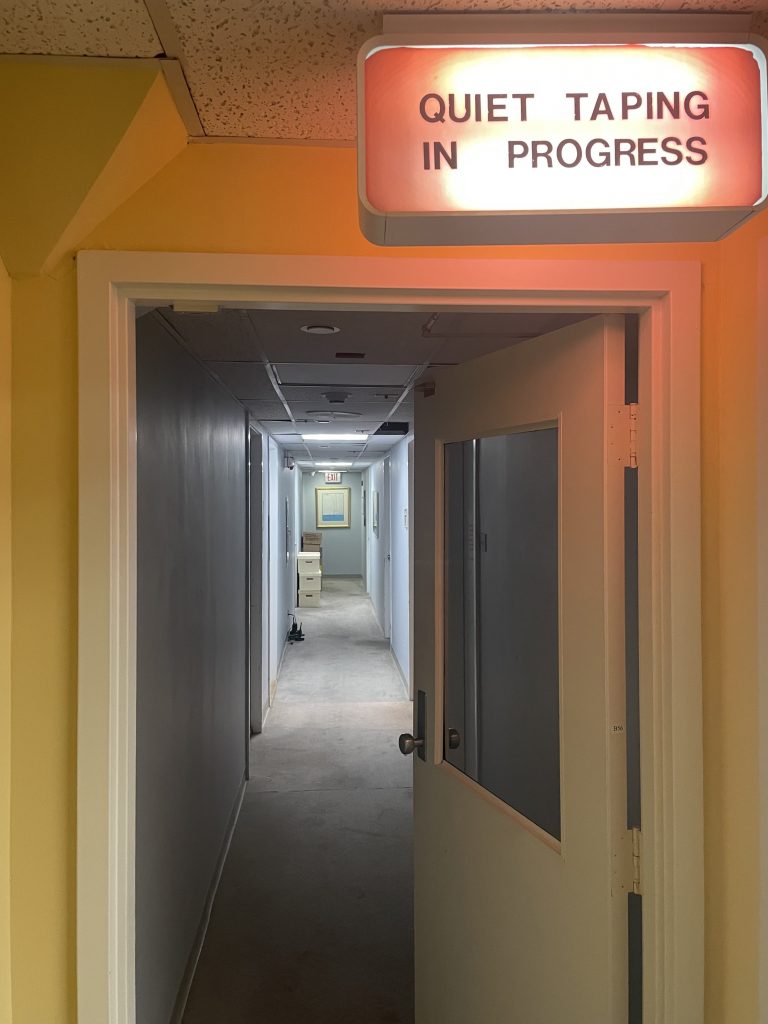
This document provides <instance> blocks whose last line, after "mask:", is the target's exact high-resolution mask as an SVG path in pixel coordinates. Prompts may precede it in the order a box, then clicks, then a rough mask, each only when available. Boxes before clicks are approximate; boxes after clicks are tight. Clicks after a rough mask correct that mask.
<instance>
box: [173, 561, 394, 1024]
mask: <svg viewBox="0 0 768 1024" xmlns="http://www.w3.org/2000/svg"><path fill="white" fill-rule="evenodd" d="M303 620H304V630H305V633H306V634H307V640H306V641H305V642H304V643H301V644H296V645H294V646H293V647H292V648H290V649H289V651H288V652H287V654H286V657H285V660H284V663H283V669H282V672H281V677H280V682H279V688H278V697H277V700H276V703H275V706H274V707H273V709H272V711H271V712H270V715H269V717H268V719H267V723H266V727H265V731H264V733H263V734H262V735H261V736H257V737H255V738H254V740H253V742H252V745H251V774H252V781H251V782H250V784H249V786H248V791H247V793H246V796H245V800H244V803H243V809H242V811H241V815H240V820H239V822H238V825H237V828H236V830H235V836H234V839H233V842H232V848H231V851H230V854H229V857H228V859H227V863H226V865H225V868H224V874H223V876H222V880H221V885H220V887H219V892H218V895H217V897H216V902H215V905H214V909H213V914H212V917H211V923H210V927H209V930H208V935H207V938H206V942H205V946H204V949H203V953H202V956H201V958H200V964H199V966H198V970H197V974H196V976H195V980H194V982H193V985H192V991H191V993H190V998H189V1001H188V1004H187V1010H186V1013H185V1015H184V1024H245V1022H248V1024H256V1022H258V1024H331V1022H333V1024H412V1022H413V931H412V921H413V906H412V892H413V877H412V828H411V771H412V764H411V761H410V759H406V758H403V757H402V756H401V755H400V753H399V751H398V750H397V736H398V734H399V733H400V732H403V731H410V729H411V705H410V703H409V702H408V701H407V700H406V699H405V693H404V690H403V687H402V683H401V680H400V677H399V675H398V673H397V670H396V668H395V666H394V664H393V663H392V662H391V658H390V655H389V652H388V644H386V643H385V642H384V641H382V639H381V631H380V630H379V628H378V626H377V624H376V622H375V619H374V617H373V612H372V610H371V606H370V603H369V601H368V599H367V598H366V597H365V596H364V595H363V593H362V589H361V587H360V584H359V582H357V581H353V580H343V581H342V580H339V581H333V580H330V581H324V590H323V598H322V606H321V608H319V609H307V610H306V614H304V615H303Z"/></svg>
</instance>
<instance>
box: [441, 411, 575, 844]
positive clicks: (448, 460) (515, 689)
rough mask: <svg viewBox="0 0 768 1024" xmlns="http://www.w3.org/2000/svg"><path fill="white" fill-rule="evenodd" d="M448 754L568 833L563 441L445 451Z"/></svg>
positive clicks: (536, 817) (481, 444)
mask: <svg viewBox="0 0 768 1024" xmlns="http://www.w3.org/2000/svg"><path fill="white" fill-rule="evenodd" d="M445 588H446V594H445V598H446V601H445V616H446V621H445V636H446V641H445V751H446V753H445V758H446V760H447V761H448V762H449V763H451V764H453V765H454V766H455V767H456V768H458V769H460V770H461V771H463V772H465V773H466V774H467V775H469V776H470V777H471V778H473V779H475V781H477V782H478V783H480V785H482V786H483V787H484V788H486V789H488V790H489V791H490V792H492V793H494V794H495V795H496V796H498V797H499V798H500V799H501V800H504V802H505V803H507V804H509V806H510V807H514V808H515V810H517V811H519V812H520V813H521V814H523V815H525V817H527V818H529V819H530V820H531V821H533V822H534V823H535V824H537V825H538V826H539V827H541V828H542V829H544V830H545V831H547V832H548V833H549V834H550V835H552V836H554V837H555V838H557V839H559V838H560V680H559V644H558V434H557V429H556V428H553V427H548V428H545V429H540V430H529V431H523V432H520V433H515V434H509V435H505V436H501V437H488V438H478V439H474V440H470V441H463V442H458V443H455V444H449V445H446V449H445Z"/></svg>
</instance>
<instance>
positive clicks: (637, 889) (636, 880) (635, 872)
mask: <svg viewBox="0 0 768 1024" xmlns="http://www.w3.org/2000/svg"><path fill="white" fill-rule="evenodd" d="M630 831H631V833H632V892H633V893H634V894H635V895H636V896H639V895H640V893H641V883H642V879H641V877H640V841H641V836H640V829H639V828H633V829H630Z"/></svg>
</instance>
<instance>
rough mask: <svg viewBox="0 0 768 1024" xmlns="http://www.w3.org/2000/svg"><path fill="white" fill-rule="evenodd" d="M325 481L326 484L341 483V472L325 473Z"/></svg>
mask: <svg viewBox="0 0 768 1024" xmlns="http://www.w3.org/2000/svg"><path fill="white" fill-rule="evenodd" d="M325 482H326V483H327V484H340V483H341V473H326V474H325Z"/></svg>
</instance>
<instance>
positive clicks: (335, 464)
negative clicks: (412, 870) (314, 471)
mask: <svg viewBox="0 0 768 1024" xmlns="http://www.w3.org/2000/svg"><path fill="white" fill-rule="evenodd" d="M315 465H316V466H329V467H331V468H332V469H340V468H341V467H342V466H351V465H352V463H351V462H316V463H315Z"/></svg>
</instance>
